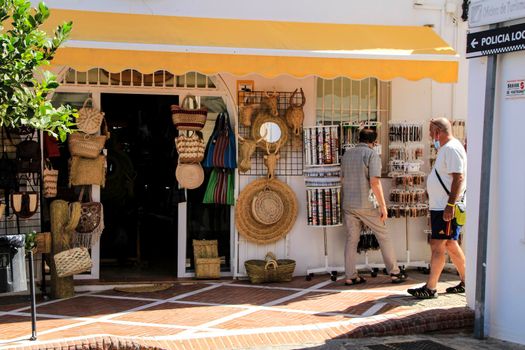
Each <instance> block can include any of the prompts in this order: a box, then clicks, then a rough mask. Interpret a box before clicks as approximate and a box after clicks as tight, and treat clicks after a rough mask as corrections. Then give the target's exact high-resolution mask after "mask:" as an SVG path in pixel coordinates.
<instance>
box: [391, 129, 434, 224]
mask: <svg viewBox="0 0 525 350" xmlns="http://www.w3.org/2000/svg"><path fill="white" fill-rule="evenodd" d="M388 126H389V139H390V145H389V147H388V149H389V168H390V169H389V170H390V172H389V174H388V175H389V177H391V178H392V189H391V190H390V196H389V198H390V204H389V206H388V216H389V217H391V218H402V217H403V218H405V217H406V218H410V217H422V216H423V217H426V216H427V215H428V204H427V193H426V190H425V189H424V185H425V173H424V172H422V171H421V165H422V164H423V155H424V149H425V147H424V144H423V142H422V141H423V124H422V123H417V122H391V123H389V125H388Z"/></svg>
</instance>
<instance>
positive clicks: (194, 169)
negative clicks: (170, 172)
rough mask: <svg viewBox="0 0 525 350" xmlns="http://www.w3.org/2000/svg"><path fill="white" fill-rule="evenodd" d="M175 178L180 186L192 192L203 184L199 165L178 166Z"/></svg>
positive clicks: (202, 174) (202, 173) (202, 171)
mask: <svg viewBox="0 0 525 350" xmlns="http://www.w3.org/2000/svg"><path fill="white" fill-rule="evenodd" d="M175 176H176V177H177V181H178V182H179V184H180V186H181V187H183V188H187V189H188V190H193V189H195V188H197V187H199V186H200V185H202V183H203V182H204V170H203V169H202V166H201V165H200V164H178V165H177V170H175Z"/></svg>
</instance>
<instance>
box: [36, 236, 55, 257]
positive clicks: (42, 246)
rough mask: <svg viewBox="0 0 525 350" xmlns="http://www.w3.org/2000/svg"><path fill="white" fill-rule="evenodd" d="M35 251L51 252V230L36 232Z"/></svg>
mask: <svg viewBox="0 0 525 350" xmlns="http://www.w3.org/2000/svg"><path fill="white" fill-rule="evenodd" d="M36 252H37V253H41V254H49V253H51V232H39V233H37V234H36Z"/></svg>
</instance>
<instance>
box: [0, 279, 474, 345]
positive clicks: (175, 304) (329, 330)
mask: <svg viewBox="0 0 525 350" xmlns="http://www.w3.org/2000/svg"><path fill="white" fill-rule="evenodd" d="M425 277H426V276H425V275H422V274H420V273H418V272H415V271H414V272H411V274H410V279H409V281H407V283H404V284H401V285H393V284H391V283H389V279H388V277H387V276H378V277H377V278H368V282H367V283H366V284H364V285H359V286H356V287H346V286H344V285H343V283H342V281H337V282H331V281H329V280H328V279H327V276H316V277H314V278H313V279H312V280H311V281H305V280H304V278H299V277H298V278H296V279H294V281H292V282H290V283H280V284H269V285H257V286H254V285H250V284H249V283H248V282H244V281H227V280H221V281H208V282H187V281H184V282H180V283H175V285H174V286H173V287H172V288H169V289H167V290H164V291H160V292H151V293H122V292H116V291H113V290H108V291H103V292H96V293H95V292H93V293H83V294H78V295H77V296H75V297H74V298H71V299H67V300H60V301H56V300H53V301H47V302H43V301H41V302H39V304H38V306H37V312H38V317H39V318H38V324H37V325H38V341H37V342H29V341H28V340H27V339H28V338H29V336H30V333H31V323H30V317H29V316H30V313H29V308H28V307H27V305H24V304H14V303H12V304H8V305H0V349H14V348H28V349H29V348H31V349H110V348H111V349H119V348H120V349H132V348H133V349H138V348H141V347H143V348H144V349H146V348H161V349H214V350H215V349H236V348H256V347H261V346H268V347H272V346H276V347H281V346H292V345H298V346H299V345H301V346H303V347H306V346H309V345H318V344H323V343H325V342H326V341H328V340H330V339H336V338H359V337H371V336H383V335H395V334H417V333H423V332H427V331H435V330H445V329H465V328H467V329H468V328H469V327H471V326H472V324H473V319H474V316H473V312H472V311H471V310H469V309H467V308H466V306H465V297H464V296H463V295H445V294H442V295H441V296H440V297H439V298H438V299H434V300H424V301H418V300H415V299H413V298H411V297H410V296H409V295H408V294H406V293H405V291H406V289H407V288H409V287H412V286H414V285H418V284H420V283H421V282H422V281H423V280H424V279H425ZM444 277H445V279H447V278H448V281H446V282H442V283H441V284H440V285H439V289H440V290H441V291H444V289H445V288H446V287H448V286H450V285H454V284H456V283H457V282H458V281H457V276H455V275H450V274H449V275H445V276H444ZM139 344H140V346H139Z"/></svg>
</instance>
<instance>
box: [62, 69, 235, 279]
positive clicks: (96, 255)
mask: <svg viewBox="0 0 525 350" xmlns="http://www.w3.org/2000/svg"><path fill="white" fill-rule="evenodd" d="M214 77H215V78H216V79H214V81H213V83H214V85H215V87H216V88H215V89H209V88H208V89H203V88H177V87H173V88H155V87H136V86H129V87H123V86H100V85H93V84H82V85H61V86H59V87H58V88H57V89H56V90H55V92H64V93H68V92H70V93H90V94H91V98H92V99H93V103H94V105H95V106H98V107H100V103H101V94H103V93H112V94H115V93H118V94H141V95H172V96H177V95H178V96H185V95H188V94H192V95H194V96H220V97H222V98H223V99H224V102H225V104H226V108H227V110H228V113H229V114H230V116H237V106H236V103H235V98H234V97H233V96H232V94H231V93H230V91H229V89H228V87H227V86H226V84H225V82H224V81H223V79H222V77H220V75H219V74H218V75H216V76H210V78H212V79H213V78H214ZM233 121H234V124H235V125H234V129H235V132H237V128H238V125H237V118H236V117H235V118H234V119H233ZM104 152H106V150H104ZM235 178H236V181H235V184H236V185H235V187H236V189H235V196H236V197H237V193H238V184H239V182H238V172H237V169H236V170H235ZM93 200H94V201H100V186H93ZM177 219H178V224H177V230H178V240H177V244H178V247H177V277H178V278H181V277H194V276H195V274H194V273H193V272H186V258H187V256H186V239H187V205H186V202H183V203H179V208H178V218H177ZM234 219H235V212H234V207H233V206H232V207H231V209H230V271H224V272H221V276H225V277H227V276H234V274H235V272H236V269H237V244H236V242H237V239H236V237H237V232H236V229H235V222H234ZM91 259H92V262H93V266H92V268H91V273H90V274H82V275H75V276H74V278H75V279H78V280H84V279H99V278H100V242H98V243H97V244H96V245H94V246H93V247H92V248H91Z"/></svg>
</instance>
